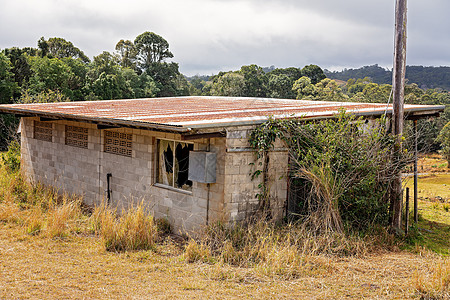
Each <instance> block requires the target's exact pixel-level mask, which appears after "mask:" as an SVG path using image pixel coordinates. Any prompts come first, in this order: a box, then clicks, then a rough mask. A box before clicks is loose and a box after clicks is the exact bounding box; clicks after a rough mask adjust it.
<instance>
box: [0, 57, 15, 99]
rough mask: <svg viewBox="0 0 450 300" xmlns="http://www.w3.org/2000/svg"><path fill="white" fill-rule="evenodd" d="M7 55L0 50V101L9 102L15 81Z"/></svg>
mask: <svg viewBox="0 0 450 300" xmlns="http://www.w3.org/2000/svg"><path fill="white" fill-rule="evenodd" d="M11 69H12V66H11V62H10V61H9V59H8V57H6V55H5V54H4V53H3V52H0V103H11V99H12V97H13V95H14V92H15V91H16V90H17V83H16V82H14V74H13V73H12V72H11Z"/></svg>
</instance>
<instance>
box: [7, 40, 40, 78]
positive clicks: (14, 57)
mask: <svg viewBox="0 0 450 300" xmlns="http://www.w3.org/2000/svg"><path fill="white" fill-rule="evenodd" d="M32 49H33V48H23V49H20V48H17V47H13V48H8V49H5V50H4V53H5V55H6V56H7V57H8V58H9V60H10V62H11V65H12V69H11V72H12V73H14V81H15V82H17V84H18V85H19V86H22V85H23V84H25V83H26V82H28V79H29V78H30V76H31V73H32V72H31V67H30V64H29V63H28V59H27V57H28V56H36V53H37V49H33V50H34V51H33V50H32Z"/></svg>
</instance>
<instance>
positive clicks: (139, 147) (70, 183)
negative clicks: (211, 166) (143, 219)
mask: <svg viewBox="0 0 450 300" xmlns="http://www.w3.org/2000/svg"><path fill="white" fill-rule="evenodd" d="M35 120H38V118H22V120H21V122H22V124H21V128H22V142H21V143H22V171H23V173H24V175H25V176H26V178H28V180H29V181H31V182H41V183H42V184H45V185H49V186H54V187H56V188H57V189H59V190H60V191H61V192H62V191H65V192H68V193H71V194H77V195H82V196H83V197H84V201H85V202H86V203H87V204H90V205H94V204H99V203H101V201H102V200H104V199H106V188H107V182H106V174H108V173H111V174H112V177H111V190H112V197H111V198H112V199H111V204H113V205H115V206H117V207H118V208H119V210H120V209H126V208H128V207H130V206H131V205H136V204H138V203H140V202H142V203H143V204H144V205H145V206H146V207H147V208H148V209H149V210H151V211H152V212H153V214H154V215H155V217H156V218H161V217H165V218H167V219H168V220H169V222H170V223H171V225H172V226H173V228H174V231H175V232H186V231H187V232H192V231H195V230H197V229H199V228H200V227H203V226H204V225H205V224H206V218H207V203H208V201H209V211H208V219H209V221H210V222H214V221H218V220H221V221H224V218H225V213H224V207H225V205H224V187H225V157H226V155H225V153H226V152H225V150H226V149H225V139H223V138H213V139H210V140H207V139H200V140H195V143H194V150H206V149H207V148H208V147H209V148H210V151H211V152H214V153H216V154H217V167H216V168H217V171H216V172H217V178H216V179H217V180H216V183H213V184H210V185H209V186H208V185H207V184H204V183H198V182H193V186H192V191H184V190H179V189H174V188H170V187H167V186H164V185H162V184H158V183H156V174H157V171H156V141H157V139H170V140H180V139H181V137H180V136H179V135H177V134H172V133H163V132H153V131H149V130H137V129H130V128H120V129H109V130H113V131H119V132H124V133H131V134H132V135H133V141H132V157H126V156H121V155H116V154H110V153H106V152H103V135H104V130H98V129H97V128H96V126H95V125H93V124H88V123H82V122H72V121H53V122H51V123H52V126H53V142H51V143H50V142H46V141H41V140H37V139H34V138H33V126H34V122H33V121H35ZM66 125H73V126H80V127H85V128H88V135H89V139H88V149H83V148H78V147H73V146H69V145H65V126H66ZM208 142H209V146H208Z"/></svg>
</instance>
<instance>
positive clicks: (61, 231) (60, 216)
mask: <svg viewBox="0 0 450 300" xmlns="http://www.w3.org/2000/svg"><path fill="white" fill-rule="evenodd" d="M81 215H82V212H81V199H77V198H69V197H68V196H67V195H63V201H62V203H60V204H54V205H52V207H50V209H49V210H48V216H47V228H46V229H47V234H48V235H49V236H50V237H52V238H53V237H65V236H67V235H68V234H69V233H70V232H71V231H77V221H78V220H79V219H80V218H81Z"/></svg>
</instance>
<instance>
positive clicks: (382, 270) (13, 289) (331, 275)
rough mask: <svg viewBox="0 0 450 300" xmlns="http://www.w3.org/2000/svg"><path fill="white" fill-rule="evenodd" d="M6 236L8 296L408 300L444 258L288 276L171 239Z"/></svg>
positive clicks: (4, 227)
mask: <svg viewBox="0 0 450 300" xmlns="http://www.w3.org/2000/svg"><path fill="white" fill-rule="evenodd" d="M0 240H1V241H2V243H1V244H0V257H1V260H0V261H1V263H0V278H1V280H0V298H2V299H3V298H5V299H11V298H14V299H16V298H17V299H24V298H27V299H30V298H31V299H83V298H89V299H105V298H108V299H305V298H306V299H357V298H358V299H359V298H368V299H376V298H380V299H406V298H410V297H414V298H416V297H418V296H420V293H419V291H418V288H419V287H420V285H419V286H418V285H417V278H423V281H424V282H428V278H438V276H436V273H435V272H436V268H435V266H436V264H438V263H441V262H442V263H443V262H444V260H443V259H442V258H440V257H437V256H435V255H432V254H429V253H425V254H424V255H415V254H411V253H408V252H390V253H382V254H371V255H369V256H367V257H365V258H355V257H345V258H336V257H334V258H332V257H320V256H317V257H316V259H317V260H318V261H317V263H318V264H320V265H321V266H322V267H323V271H320V272H314V271H311V272H308V273H305V274H302V275H301V276H299V277H298V278H295V279H292V280H283V279H280V278H277V277H273V276H264V275H262V274H261V273H260V272H257V271H256V270H255V269H253V268H238V267H230V266H229V265H227V264H206V263H188V262H187V261H186V260H184V259H181V258H182V251H180V249H179V248H178V247H177V246H176V245H174V244H173V243H172V242H170V241H167V242H166V243H164V244H161V245H158V246H156V248H155V250H153V251H152V250H149V251H138V252H125V253H114V252H108V251H105V248H104V245H103V241H102V239H101V238H100V237H98V236H95V235H70V236H69V237H68V238H66V239H64V240H61V239H56V240H55V239H50V238H48V237H46V236H45V235H38V236H30V235H27V234H24V232H23V230H22V228H21V226H19V225H17V224H15V223H0ZM446 263H447V264H448V260H447V261H446Z"/></svg>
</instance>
